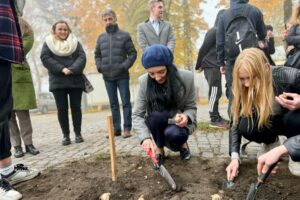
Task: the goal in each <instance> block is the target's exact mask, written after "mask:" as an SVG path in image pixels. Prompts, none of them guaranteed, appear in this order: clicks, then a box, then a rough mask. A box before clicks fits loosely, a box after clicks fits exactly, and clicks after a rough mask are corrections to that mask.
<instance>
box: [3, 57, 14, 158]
mask: <svg viewBox="0 0 300 200" xmlns="http://www.w3.org/2000/svg"><path fill="white" fill-rule="evenodd" d="M11 111H12V89H11V64H10V63H9V62H6V61H4V60H1V59H0V160H3V159H5V158H8V157H10V156H11V152H10V149H11V143H10V138H9V135H10V134H9V126H8V123H9V118H10V113H11Z"/></svg>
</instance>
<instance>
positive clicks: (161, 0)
mask: <svg viewBox="0 0 300 200" xmlns="http://www.w3.org/2000/svg"><path fill="white" fill-rule="evenodd" d="M156 2H162V3H164V1H163V0H149V1H148V6H149V7H150V6H152V5H153V4H155V3H156Z"/></svg>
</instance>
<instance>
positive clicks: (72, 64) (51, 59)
mask: <svg viewBox="0 0 300 200" xmlns="http://www.w3.org/2000/svg"><path fill="white" fill-rule="evenodd" d="M41 60H42V63H43V65H44V66H45V67H46V68H47V69H48V73H49V90H50V91H53V90H55V89H64V88H81V89H84V80H83V78H82V72H83V69H84V67H85V64H86V55H85V52H84V50H83V48H82V46H81V44H80V43H79V42H78V45H77V49H76V50H75V52H74V53H73V54H71V55H70V56H57V55H55V54H54V53H52V51H51V50H50V49H49V47H48V46H47V44H46V43H44V45H43V48H42V52H41ZM65 67H66V68H68V69H70V70H71V71H72V72H73V74H71V75H67V76H66V75H64V74H63V73H62V69H63V68H65Z"/></svg>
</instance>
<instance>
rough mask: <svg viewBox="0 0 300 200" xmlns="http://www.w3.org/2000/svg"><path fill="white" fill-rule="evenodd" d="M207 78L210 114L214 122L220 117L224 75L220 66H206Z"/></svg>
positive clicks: (205, 73)
mask: <svg viewBox="0 0 300 200" xmlns="http://www.w3.org/2000/svg"><path fill="white" fill-rule="evenodd" d="M204 75H205V79H206V80H207V83H208V86H209V90H208V105H209V116H210V120H211V121H212V122H215V121H217V120H218V119H219V118H220V113H219V99H220V98H221V96H222V76H221V72H220V69H219V68H215V67H212V68H204Z"/></svg>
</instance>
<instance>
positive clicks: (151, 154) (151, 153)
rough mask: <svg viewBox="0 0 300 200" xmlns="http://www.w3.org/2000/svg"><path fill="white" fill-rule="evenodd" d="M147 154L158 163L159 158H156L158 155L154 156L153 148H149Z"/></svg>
mask: <svg viewBox="0 0 300 200" xmlns="http://www.w3.org/2000/svg"><path fill="white" fill-rule="evenodd" d="M147 155H148V156H149V157H150V158H151V160H152V161H153V162H154V163H155V164H157V163H158V161H157V159H156V157H155V156H153V152H152V150H151V149H149V150H148V151H147Z"/></svg>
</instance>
